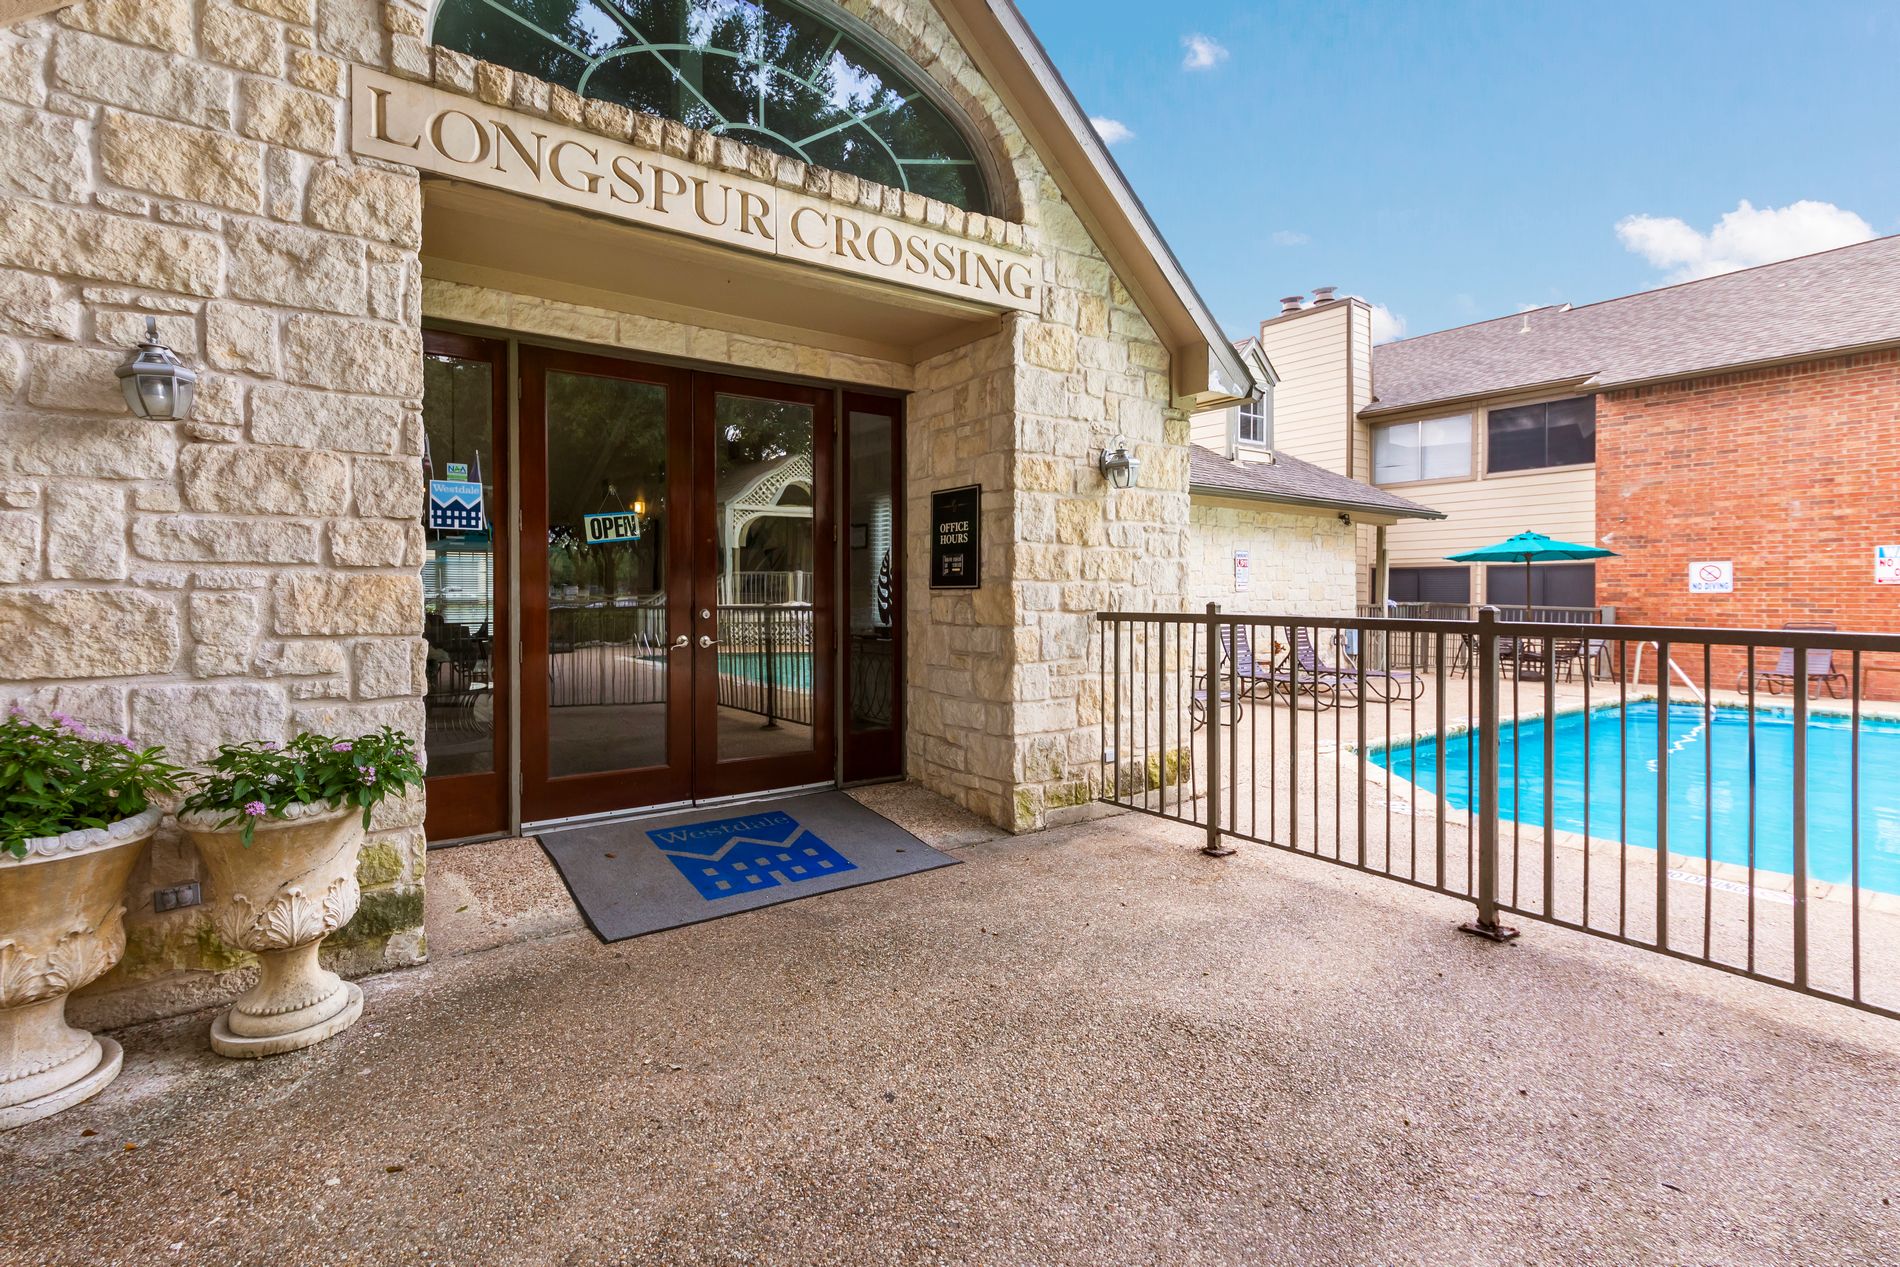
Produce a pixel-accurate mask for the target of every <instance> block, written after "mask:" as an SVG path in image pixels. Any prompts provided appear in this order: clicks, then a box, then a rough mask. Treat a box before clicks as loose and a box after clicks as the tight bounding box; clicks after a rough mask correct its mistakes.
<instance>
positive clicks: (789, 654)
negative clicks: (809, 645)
mask: <svg viewBox="0 0 1900 1267" xmlns="http://www.w3.org/2000/svg"><path fill="white" fill-rule="evenodd" d="M770 667H771V668H772V669H773V670H774V672H773V673H772V674H771V678H772V681H773V682H774V684H775V685H777V687H778V688H779V689H780V690H782V691H783V690H796V691H809V690H810V689H811V653H810V652H809V651H780V652H777V653H776V654H774V655H773V656H772V658H771V661H770ZM766 668H767V660H766V657H765V653H764V652H762V651H721V652H720V653H719V671H720V672H721V673H723V674H725V675H726V676H728V677H735V678H740V679H742V680H744V681H746V682H751V683H755V684H758V685H764V684H765V681H766V676H767V675H766V671H765V670H766Z"/></svg>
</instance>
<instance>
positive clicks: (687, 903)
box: [540, 792, 959, 941]
mask: <svg viewBox="0 0 1900 1267" xmlns="http://www.w3.org/2000/svg"><path fill="white" fill-rule="evenodd" d="M540 839H541V847H542V848H543V849H545V850H547V851H548V857H550V858H552V859H554V865H555V866H556V867H558V868H560V871H561V878H562V879H563V880H565V881H566V882H567V889H568V892H570V893H572V894H573V895H574V901H575V904H576V905H578V906H579V907H580V908H581V914H582V915H584V916H585V917H586V918H587V924H588V927H590V928H592V929H593V930H594V932H595V934H596V935H597V936H599V937H600V939H601V940H602V941H620V940H622V939H624V938H628V937H638V936H640V935H641V934H642V933H657V932H659V931H661V930H662V929H667V928H680V927H683V926H685V925H687V924H697V923H699V922H701V921H702V920H709V919H718V918H719V917H720V916H722V915H735V914H737V913H738V912H740V911H752V910H757V909H758V908H759V907H761V906H771V905H774V904H775V903H778V902H791V901H795V900H797V899H798V898H801V897H811V896H813V895H814V894H818V893H830V892H832V891H833V890H835V889H849V888H852V887H854V886H856V885H860V884H873V883H876V882H877V881H879V880H890V879H894V878H896V877H897V876H900V875H909V874H911V873H912V872H915V871H930V870H933V869H935V868H937V867H948V866H954V865H956V863H957V862H958V861H959V860H958V859H956V858H952V857H951V856H950V855H948V854H945V853H939V852H937V851H936V850H935V849H932V848H931V847H930V846H929V845H926V844H925V843H924V842H923V841H921V840H919V839H917V837H915V836H913V835H911V834H910V833H909V832H907V831H905V830H904V829H903V828H902V827H899V826H898V825H897V824H896V823H893V822H892V821H891V820H890V819H888V818H885V817H884V816H883V815H882V814H878V813H875V812H874V811H872V810H868V809H866V808H865V807H864V806H862V805H860V804H858V802H856V801H854V800H852V799H851V798H850V797H848V796H846V795H845V794H844V793H842V792H816V793H811V794H808V795H805V796H796V797H787V798H786V799H784V800H776V801H761V802H759V803H758V804H755V805H746V806H742V807H735V806H730V805H728V806H725V807H723V808H720V809H701V810H683V811H681V812H680V813H678V814H667V815H659V816H656V817H653V818H643V819H639V820H636V821H634V822H621V823H604V824H598V825H593V826H583V827H566V828H559V829H556V830H554V831H548V832H543V833H542V835H541V838H540Z"/></svg>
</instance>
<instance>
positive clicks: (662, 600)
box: [523, 349, 692, 820]
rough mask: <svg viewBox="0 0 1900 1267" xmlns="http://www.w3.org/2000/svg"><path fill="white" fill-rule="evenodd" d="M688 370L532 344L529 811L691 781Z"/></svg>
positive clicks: (617, 798) (567, 812)
mask: <svg viewBox="0 0 1900 1267" xmlns="http://www.w3.org/2000/svg"><path fill="white" fill-rule="evenodd" d="M684 378H685V376H684V375H683V374H680V373H679V372H677V371H673V370H665V369H657V368H653V367H646V366H638V365H634V364H631V363H628V362H620V361H615V360H612V359H609V358H605V357H590V356H584V355H580V354H577V353H566V352H550V351H545V350H541V349H524V350H523V386H524V391H523V398H524V400H523V403H524V411H523V413H524V431H523V438H524V444H523V461H524V467H525V466H527V465H529V464H530V463H531V462H532V463H533V465H534V466H535V467H536V470H535V471H534V481H535V482H534V484H533V485H531V486H530V492H531V495H530V496H529V497H528V499H527V504H526V505H525V506H524V516H523V531H524V549H523V564H524V576H523V582H524V584H523V589H524V595H525V600H524V601H525V602H526V604H527V605H528V606H529V607H530V608H532V609H533V614H534V619H533V622H532V625H531V627H530V629H529V630H528V638H527V640H526V644H525V647H524V667H528V669H529V672H528V673H527V680H526V681H524V683H523V687H524V691H523V708H524V738H526V739H528V741H529V746H530V749H531V751H530V752H529V753H528V754H527V755H528V758H529V759H528V760H527V761H526V762H525V763H524V776H525V777H524V801H525V802H526V805H525V815H526V817H528V818H530V819H533V820H543V819H547V818H564V817H570V816H573V815H578V814H587V813H596V812H602V811H605V810H611V809H624V808H627V807H630V806H634V805H641V804H655V803H661V802H665V801H673V800H684V799H686V798H687V797H688V796H690V794H691V790H690V785H689V781H688V775H689V769H690V757H691V732H690V726H691V717H690V707H691V697H692V683H691V676H690V674H691V658H690V652H688V651H687V649H686V643H685V632H686V630H687V629H688V628H689V622H688V619H687V615H688V611H687V605H688V603H689V601H690V599H691V593H690V585H689V584H688V583H687V582H686V578H688V577H689V576H690V575H691V571H690V566H689V551H690V548H691V541H690V536H689V530H688V528H687V525H688V524H690V486H689V476H690V461H691V454H690V449H689V447H688V437H687V435H686V426H687V419H686V409H685V402H686V393H687V390H688V389H687V385H686V383H685V382H684V381H683V380H684ZM531 453H532V457H530V454H531ZM528 542H533V543H535V547H534V549H533V550H532V551H531V550H530V549H529V548H528V546H527V543H528ZM531 697H532V698H531Z"/></svg>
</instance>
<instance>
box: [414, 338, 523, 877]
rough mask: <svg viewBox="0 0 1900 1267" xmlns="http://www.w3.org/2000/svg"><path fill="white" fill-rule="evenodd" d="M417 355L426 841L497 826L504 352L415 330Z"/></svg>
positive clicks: (503, 795)
mask: <svg viewBox="0 0 1900 1267" xmlns="http://www.w3.org/2000/svg"><path fill="white" fill-rule="evenodd" d="M423 337H424V357H423V391H422V424H423V461H422V465H423V478H424V479H425V481H426V482H427V496H426V497H425V498H424V509H423V539H424V541H425V542H426V543H427V546H428V554H427V557H426V558H425V560H424V562H423V566H422V596H423V625H422V632H423V638H424V641H425V642H426V643H427V649H426V650H427V660H426V663H427V678H426V686H425V691H424V695H423V712H424V726H425V730H424V733H423V735H422V741H423V750H424V761H425V766H426V771H427V774H428V780H429V785H428V794H429V795H428V820H427V823H426V825H425V831H426V834H427V836H428V837H429V839H431V840H452V839H456V838H459V837H463V836H476V835H484V834H488V833H491V832H499V831H503V830H505V829H506V828H507V826H508V787H507V779H506V772H507V768H508V763H507V760H506V737H507V730H508V726H507V708H506V700H507V698H508V695H507V690H506V681H507V668H508V649H509V646H510V643H509V638H508V633H507V620H506V612H505V610H504V604H505V595H506V593H507V584H506V576H507V567H506V558H507V551H506V549H505V546H506V541H505V540H504V539H502V536H501V534H500V533H498V531H497V523H498V522H500V523H504V524H505V522H506V518H507V517H506V514H505V509H504V508H505V507H506V506H507V490H506V484H505V482H504V480H503V478H502V476H503V470H502V456H503V454H504V453H505V452H506V448H507V446H506V435H507V431H506V427H507V422H506V411H505V409H504V408H503V400H504V397H503V395H502V385H503V383H504V382H505V381H506V378H507V354H506V348H505V347H504V346H503V345H502V344H500V343H498V342H496V341H493V340H489V339H476V338H470V337H468V336H465V335H453V334H445V333H442V332H440V331H434V330H431V331H427V332H425V334H424V336H423Z"/></svg>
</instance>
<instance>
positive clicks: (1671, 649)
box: [1098, 607, 1900, 1016]
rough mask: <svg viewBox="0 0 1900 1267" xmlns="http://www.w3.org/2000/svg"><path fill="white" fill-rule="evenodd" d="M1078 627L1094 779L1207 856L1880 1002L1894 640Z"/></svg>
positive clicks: (1888, 871)
mask: <svg viewBox="0 0 1900 1267" xmlns="http://www.w3.org/2000/svg"><path fill="white" fill-rule="evenodd" d="M1098 620H1099V626H1098V635H1099V647H1098V654H1099V672H1100V692H1101V699H1102V702H1103V707H1102V710H1101V721H1100V726H1101V737H1102V766H1101V769H1100V771H1099V772H1098V777H1099V780H1100V787H1101V799H1102V800H1104V801H1107V802H1109V803H1111V804H1114V805H1119V806H1122V807H1124V808H1128V809H1133V810H1139V811H1142V812H1144V813H1150V814H1155V815H1159V816H1161V817H1164V818H1168V819H1172V820H1175V821H1179V822H1186V823H1191V824H1194V825H1196V826H1198V827H1200V828H1202V829H1203V830H1204V831H1205V833H1206V846H1205V848H1206V850H1207V852H1210V853H1216V854H1218V853H1223V852H1227V851H1229V850H1230V849H1231V848H1232V846H1233V844H1234V843H1236V842H1252V843H1257V844H1263V845H1270V846H1273V847H1275V848H1279V849H1284V850H1289V851H1292V852H1297V853H1301V854H1305V855H1307V856H1310V857H1316V858H1321V859H1324V860H1326V861H1329V862H1334V863H1338V864H1341V865H1344V866H1348V867H1352V868H1354V869H1357V870H1360V871H1364V872H1367V873H1371V874H1376V875H1380V876H1384V877H1386V878H1389V879H1393V880H1397V881H1399V882H1401V883H1405V884H1409V885H1414V886H1417V887H1420V888H1425V889H1430V890H1433V891H1436V892H1439V893H1444V894H1448V895H1451V896H1453V897H1457V898H1460V899H1463V900H1467V901H1470V902H1472V903H1473V904H1474V906H1475V908H1476V910H1475V917H1474V918H1473V920H1472V921H1471V922H1470V923H1469V924H1467V925H1466V927H1467V928H1468V929H1469V930H1470V931H1473V932H1476V933H1480V934H1483V935H1485V936H1488V937H1493V938H1498V939H1506V938H1509V937H1513V936H1516V930H1515V929H1513V928H1510V927H1509V926H1508V925H1507V923H1506V920H1507V919H1509V918H1513V917H1516V918H1522V919H1531V920H1542V921H1546V922H1548V923H1553V924H1558V925H1562V926H1564V927H1566V928H1572V929H1575V930H1578V931H1581V932H1586V933H1590V934H1592V935H1595V936H1600V937H1605V938H1609V939H1611V940H1615V941H1618V942H1622V943H1625V944H1628V945H1633V946H1639V947H1643V948H1645V949H1649V950H1654V951H1657V952H1659V953H1662V954H1665V955H1669V956H1671V957H1674V958H1678V959H1686V960H1692V961H1694V962H1697V963H1702V964H1706V965H1708V966H1711V967H1715V968H1719V969H1722V970H1724V971H1727V972H1732V973H1736V974H1739V975H1742V976H1746V977H1750V978H1753V979H1756V980H1761V981H1767V982H1772V983H1774V984H1776V985H1781V986H1786V987H1789V988H1792V989H1796V990H1800V991H1803V992H1806V993H1809V994H1815V995H1820V996H1823V997H1826V998H1830V999H1835V1000H1838V1001H1840V1002H1843V1003H1848V1004H1850V1005H1852V1006H1855V1007H1860V1008H1864V1009H1867V1010H1870V1011H1875V1012H1880V1013H1883V1014H1886V1015H1889V1016H1900V705H1894V704H1886V703H1883V702H1881V701H1879V700H1877V699H1873V698H1871V697H1870V693H1869V690H1868V686H1867V683H1866V679H1867V677H1868V676H1869V674H1868V672H1867V670H1868V669H1869V668H1871V667H1873V666H1874V664H1875V663H1876V662H1886V661H1891V662H1894V663H1900V659H1896V657H1900V636H1895V635H1886V634H1862V633H1837V632H1833V631H1828V630H1796V629H1782V630H1747V629H1743V630H1734V629H1691V628H1678V627H1659V626H1634V625H1598V626H1593V627H1592V628H1590V629H1589V630H1588V631H1587V635H1586V632H1585V631H1581V630H1580V631H1579V632H1578V633H1577V634H1565V633H1559V632H1557V631H1556V630H1554V629H1553V628H1552V627H1551V624H1550V623H1549V622H1541V621H1506V620H1501V619H1499V618H1498V617H1497V615H1496V614H1495V613H1494V612H1491V611H1481V612H1480V613H1479V615H1478V618H1477V619H1475V620H1470V621H1461V620H1431V619H1403V618H1371V617H1356V618H1319V617H1307V616H1266V615H1222V614H1220V613H1219V612H1218V611H1217V610H1216V609H1214V608H1211V607H1210V609H1209V610H1208V612H1207V613H1205V614H1194V615H1158V614H1153V613H1131V612H1114V613H1103V614H1102V615H1101V616H1100V617H1099V618H1098ZM1461 644H1462V652H1463V654H1462V655H1461V654H1460V648H1461ZM1415 665H1416V666H1429V667H1420V668H1413V667H1405V666H1415ZM1210 721H1211V722H1212V723H1213V724H1211V725H1210V724H1208V723H1209V722H1210Z"/></svg>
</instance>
